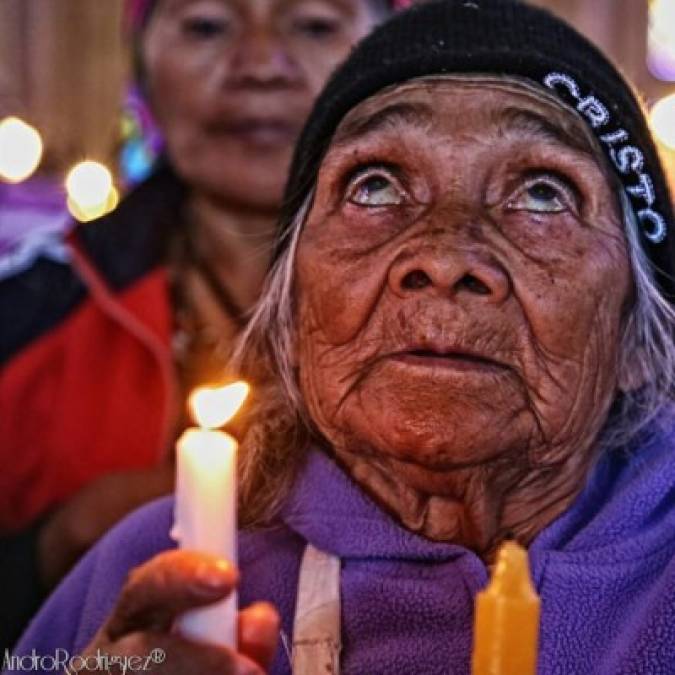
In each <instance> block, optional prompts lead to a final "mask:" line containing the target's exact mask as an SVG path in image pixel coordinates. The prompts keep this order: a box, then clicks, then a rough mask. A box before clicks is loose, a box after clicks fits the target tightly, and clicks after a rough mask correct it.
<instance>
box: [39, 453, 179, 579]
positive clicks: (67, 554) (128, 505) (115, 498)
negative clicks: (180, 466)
mask: <svg viewBox="0 0 675 675" xmlns="http://www.w3.org/2000/svg"><path fill="white" fill-rule="evenodd" d="M174 474H175V467H174V466H173V465H172V464H171V463H170V462H166V463H164V464H161V465H159V466H157V467H154V468H152V469H145V470H137V471H123V472H117V473H111V474H107V475H104V476H101V477H100V478H98V479H96V480H94V481H92V482H91V483H89V484H87V485H85V486H84V487H83V488H82V489H81V490H80V491H79V492H77V493H75V495H73V496H72V497H71V498H70V499H69V500H68V501H67V502H65V503H64V504H63V505H62V506H61V507H60V508H58V509H57V510H56V511H54V513H53V514H52V515H51V516H50V517H49V518H48V519H47V520H46V521H45V523H44V525H43V526H42V528H41V530H40V532H39V535H38V542H37V552H38V570H39V573H40V578H41V580H42V583H43V585H44V586H45V588H52V587H53V586H55V585H56V584H57V583H58V582H59V581H60V580H61V577H63V576H64V575H65V574H66V572H68V570H69V569H70V568H71V567H72V566H73V565H74V564H75V563H76V562H77V560H78V559H79V558H80V556H82V555H83V554H84V553H86V552H87V550H88V549H89V548H90V547H91V546H93V545H94V544H95V543H96V542H97V541H98V539H100V537H102V536H103V535H104V534H105V533H106V532H107V531H108V530H109V529H110V528H111V527H112V526H113V525H115V523H117V522H118V521H119V520H121V519H122V518H123V517H124V516H126V515H127V514H128V513H130V512H131V511H133V510H134V509H136V508H138V507H139V506H142V505H143V504H145V503H147V502H149V501H151V500H152V499H155V498H157V497H161V496H162V495H165V494H169V493H170V492H171V491H172V490H173V486H174Z"/></svg>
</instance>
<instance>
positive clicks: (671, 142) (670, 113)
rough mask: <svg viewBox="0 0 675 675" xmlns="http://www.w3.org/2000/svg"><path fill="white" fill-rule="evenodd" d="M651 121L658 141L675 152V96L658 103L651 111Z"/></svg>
mask: <svg viewBox="0 0 675 675" xmlns="http://www.w3.org/2000/svg"><path fill="white" fill-rule="evenodd" d="M649 120H650V123H651V127H652V132H653V134H654V137H655V138H656V140H657V141H658V142H659V143H661V144H662V145H664V146H666V147H667V148H669V149H670V150H675V94H671V95H670V96H666V97H665V98H662V99H661V100H659V101H657V102H656V103H655V104H654V106H653V107H652V109H651V112H650V114H649Z"/></svg>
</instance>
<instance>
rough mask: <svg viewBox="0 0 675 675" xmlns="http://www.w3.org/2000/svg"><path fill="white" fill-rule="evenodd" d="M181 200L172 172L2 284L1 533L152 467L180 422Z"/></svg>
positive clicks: (152, 181) (162, 174)
mask: <svg viewBox="0 0 675 675" xmlns="http://www.w3.org/2000/svg"><path fill="white" fill-rule="evenodd" d="M182 195H183V191H182V189H181V187H180V185H179V184H178V182H177V180H176V179H175V178H174V177H173V176H172V175H171V174H170V173H169V172H168V171H166V170H163V171H160V172H158V173H157V174H156V175H155V176H153V177H152V178H151V179H149V180H148V181H147V182H146V183H144V184H143V185H142V186H140V187H139V188H137V189H136V190H135V191H134V192H133V193H132V194H130V195H129V197H127V199H126V200H124V201H123V203H122V204H121V205H120V207H119V208H118V209H117V210H116V211H115V212H114V213H112V214H110V215H109V216H107V217H104V218H102V219H100V220H98V221H95V222H93V223H88V224H86V225H83V226H81V227H79V228H77V229H76V230H75V231H74V233H73V234H72V235H71V236H70V237H69V241H68V245H69V249H70V251H71V254H72V261H71V264H70V265H69V266H66V265H63V264H60V263H55V262H52V261H48V260H45V259H39V260H38V261H37V262H36V263H35V264H34V265H33V266H32V267H31V268H30V269H29V270H27V271H25V272H23V273H21V274H18V275H17V276H14V277H11V278H9V279H6V280H5V281H3V282H2V283H0V317H2V322H1V327H0V439H2V440H1V441H0V457H1V460H0V461H1V464H2V471H0V532H12V531H16V530H19V529H22V528H24V527H25V526H27V525H28V524H30V523H31V522H32V521H34V520H35V519H36V518H37V517H39V516H40V515H41V514H43V513H45V512H46V511H48V510H50V509H52V508H54V507H55V506H56V505H57V504H58V503H59V502H61V501H63V500H65V499H67V498H68V497H69V496H70V495H72V494H73V493H74V492H75V491H77V490H78V489H79V488H80V487H82V486H83V485H84V484H86V483H87V482H89V481H91V480H92V479H94V478H96V477H98V476H101V475H102V474H104V473H108V472H111V471H116V470H125V469H138V468H148V467H151V466H152V465H154V464H156V463H157V462H158V461H159V460H160V459H161V458H162V457H163V456H164V454H165V453H166V452H167V451H168V450H169V448H170V445H171V442H172V439H173V434H174V431H175V428H174V427H175V422H176V419H177V413H178V403H177V387H176V384H175V381H174V379H175V378H174V369H173V364H172V359H171V352H170V339H171V332H172V314H171V308H170V303H169V293H168V282H167V273H166V267H165V258H166V255H165V254H166V243H167V240H168V237H167V234H168V232H169V229H170V228H171V227H173V226H174V225H175V224H176V222H177V221H178V220H179V212H180V204H181V200H182Z"/></svg>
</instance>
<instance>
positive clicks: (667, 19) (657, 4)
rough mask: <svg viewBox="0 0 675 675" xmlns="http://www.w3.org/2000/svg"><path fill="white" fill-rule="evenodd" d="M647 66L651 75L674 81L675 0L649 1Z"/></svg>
mask: <svg viewBox="0 0 675 675" xmlns="http://www.w3.org/2000/svg"><path fill="white" fill-rule="evenodd" d="M647 65H648V67H649V70H650V71H651V73H652V75H654V76H655V77H657V78H659V79H661V80H666V81H675V0H651V2H650V3H649V33H648V54H647Z"/></svg>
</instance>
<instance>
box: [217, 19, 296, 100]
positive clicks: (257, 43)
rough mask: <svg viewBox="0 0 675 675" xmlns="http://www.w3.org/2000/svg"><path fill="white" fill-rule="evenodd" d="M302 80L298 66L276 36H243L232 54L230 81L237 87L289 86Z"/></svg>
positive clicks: (262, 34) (263, 34)
mask: <svg viewBox="0 0 675 675" xmlns="http://www.w3.org/2000/svg"><path fill="white" fill-rule="evenodd" d="M300 78H301V70H300V67H299V65H298V63H297V62H296V60H295V59H294V58H293V55H292V54H291V51H290V50H289V49H288V48H287V45H286V44H285V43H284V41H283V40H282V39H281V38H280V37H278V36H277V35H273V34H268V33H266V32H262V31H261V32H258V33H256V34H251V33H248V34H246V35H243V36H242V38H241V39H240V40H239V43H238V45H237V46H236V49H235V50H234V52H233V53H232V57H231V61H230V80H231V83H232V84H234V85H235V86H254V87H255V86H258V87H274V86H290V85H293V84H295V83H297V82H298V81H299V79H300Z"/></svg>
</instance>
